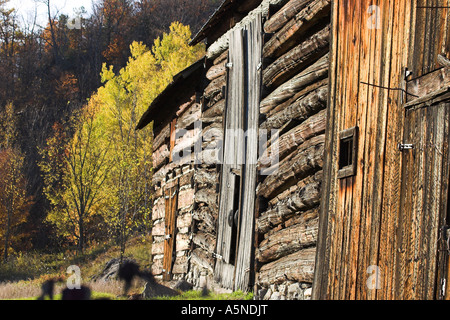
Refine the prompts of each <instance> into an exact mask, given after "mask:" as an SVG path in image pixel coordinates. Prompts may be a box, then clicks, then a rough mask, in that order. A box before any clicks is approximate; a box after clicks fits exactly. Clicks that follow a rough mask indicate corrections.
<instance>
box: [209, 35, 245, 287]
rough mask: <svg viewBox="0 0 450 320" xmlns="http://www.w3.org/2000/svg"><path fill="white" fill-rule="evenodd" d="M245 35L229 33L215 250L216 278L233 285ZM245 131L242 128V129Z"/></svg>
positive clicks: (225, 283)
mask: <svg viewBox="0 0 450 320" xmlns="http://www.w3.org/2000/svg"><path fill="white" fill-rule="evenodd" d="M243 40H244V36H243V30H242V29H237V30H234V31H233V32H232V33H231V35H230V48H229V62H230V63H231V64H232V67H231V68H230V69H229V72H228V90H227V92H228V97H227V105H226V118H225V126H224V127H225V137H224V148H223V159H224V161H223V165H222V174H221V192H220V199H219V204H220V205H219V227H218V233H217V248H216V253H217V254H219V255H220V256H221V257H222V259H218V261H217V264H216V269H215V274H214V276H215V279H216V280H218V281H219V282H220V283H221V284H222V285H223V286H224V287H226V288H229V289H233V288H234V265H232V264H230V262H231V260H230V257H231V250H232V248H231V243H232V240H231V238H232V226H230V225H229V224H228V216H229V214H230V212H232V211H233V210H234V208H233V206H234V202H235V201H234V197H235V188H236V176H235V175H234V174H232V173H231V169H239V168H240V165H241V164H242V155H243V139H242V136H240V135H239V134H237V133H240V132H239V130H242V131H243V120H244V119H243V111H244V92H243V90H242V88H244V72H245V70H244V65H245V64H244V42H243ZM242 134H243V132H242Z"/></svg>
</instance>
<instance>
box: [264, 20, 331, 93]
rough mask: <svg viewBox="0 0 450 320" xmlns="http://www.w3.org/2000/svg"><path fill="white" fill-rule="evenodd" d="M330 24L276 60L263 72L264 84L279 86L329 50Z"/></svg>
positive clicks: (270, 86) (271, 86)
mask: <svg viewBox="0 0 450 320" xmlns="http://www.w3.org/2000/svg"><path fill="white" fill-rule="evenodd" d="M329 37H330V26H329V25H328V26H326V27H325V28H324V29H322V30H320V31H319V32H317V33H315V34H314V35H313V36H311V37H310V38H308V39H307V40H306V41H304V42H302V43H301V44H299V45H298V46H296V47H294V48H293V49H291V50H290V51H289V52H287V53H286V54H284V55H282V56H281V57H280V58H278V59H277V60H275V62H273V63H272V64H271V65H270V66H269V67H267V68H266V69H265V70H264V72H263V84H264V85H265V86H266V87H267V88H273V87H278V86H280V85H281V84H283V83H284V82H286V81H287V80H288V79H290V78H292V77H293V76H294V75H296V74H298V73H299V72H300V71H301V70H303V69H305V68H307V67H308V66H309V65H311V64H313V63H314V62H315V61H317V60H318V59H319V58H321V57H322V56H324V55H325V54H326V53H327V52H328V51H329Z"/></svg>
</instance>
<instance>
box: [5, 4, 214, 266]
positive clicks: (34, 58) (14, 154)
mask: <svg viewBox="0 0 450 320" xmlns="http://www.w3.org/2000/svg"><path fill="white" fill-rule="evenodd" d="M36 1H40V2H41V3H42V4H43V5H45V6H46V8H47V9H48V10H47V20H46V24H45V25H44V26H40V25H39V24H38V23H37V22H35V23H27V24H23V23H21V22H20V21H21V19H20V17H19V15H18V13H17V11H16V10H14V9H9V8H10V6H8V1H7V0H0V77H1V81H0V255H1V260H0V264H1V263H6V262H7V261H8V260H9V259H11V258H13V257H20V255H21V254H22V253H24V252H30V251H39V252H62V251H64V250H68V249H76V250H77V251H78V252H83V250H85V248H87V247H89V246H91V245H95V244H99V243H110V242H113V243H115V244H116V245H118V246H119V247H120V251H121V254H123V253H124V251H125V243H126V241H127V240H128V239H129V238H130V237H131V236H135V235H139V234H143V235H145V234H147V233H148V231H149V225H148V223H149V220H150V219H148V216H149V214H150V211H151V196H152V195H151V188H150V182H151V174H152V161H151V156H152V155H151V150H152V148H151V143H152V128H151V126H149V127H148V128H146V129H145V130H141V131H135V130H134V128H135V126H136V124H137V122H138V121H139V119H140V117H141V116H142V114H143V113H144V111H145V110H146V109H147V108H148V106H149V105H150V104H151V102H152V101H153V99H155V98H156V97H157V95H158V94H159V93H160V92H161V91H162V90H163V89H164V88H165V87H166V86H167V85H168V84H169V83H170V82H171V80H172V78H173V76H174V75H175V74H177V73H178V72H179V71H181V70H182V69H184V68H185V67H187V66H188V65H190V64H191V63H193V62H195V61H196V60H198V59H200V58H201V57H202V56H203V55H204V50H205V48H204V45H203V44H200V45H197V46H195V47H190V46H189V45H188V43H189V40H190V39H191V37H192V34H195V33H196V32H197V31H198V30H199V29H200V28H201V26H202V25H203V24H204V23H205V22H206V21H207V19H208V17H209V16H210V15H211V14H212V12H213V11H214V9H215V8H216V7H217V6H218V5H219V3H218V0H188V1H182V0H134V1H133V0H97V1H94V2H93V7H92V12H91V13H90V14H89V15H87V14H86V11H85V10H84V9H83V8H80V9H79V13H83V14H82V15H80V16H82V17H83V18H81V19H79V21H73V20H72V17H69V16H67V15H64V14H58V13H54V12H53V11H52V3H51V0H36Z"/></svg>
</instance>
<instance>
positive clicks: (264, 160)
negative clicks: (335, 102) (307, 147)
mask: <svg viewBox="0 0 450 320" xmlns="http://www.w3.org/2000/svg"><path fill="white" fill-rule="evenodd" d="M326 116H327V111H326V110H322V111H320V112H319V113H317V114H315V115H313V116H311V117H310V118H308V119H306V120H305V121H304V122H302V123H301V124H300V125H298V126H297V127H295V128H293V129H291V130H290V131H289V132H287V133H286V134H284V135H282V136H281V137H280V138H279V139H278V141H276V142H275V144H276V147H275V148H276V150H277V152H278V156H279V159H280V160H282V159H284V158H285V157H286V156H287V155H288V154H289V153H291V152H292V151H293V150H294V149H296V148H297V147H298V146H299V145H301V144H302V143H304V142H305V141H307V140H309V139H311V138H313V137H315V136H318V135H321V134H323V133H325V127H326ZM271 155H272V146H269V147H268V148H267V149H266V150H265V151H264V152H263V155H262V156H261V157H260V159H259V164H260V166H259V168H262V167H265V166H267V165H268V164H270V162H271Z"/></svg>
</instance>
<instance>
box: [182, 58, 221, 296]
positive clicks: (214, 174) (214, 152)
mask: <svg viewBox="0 0 450 320" xmlns="http://www.w3.org/2000/svg"><path fill="white" fill-rule="evenodd" d="M227 58H228V50H224V51H223V52H221V53H220V54H219V55H218V56H217V57H216V58H214V59H211V61H210V62H211V64H212V66H211V67H210V68H208V70H206V79H207V85H206V87H205V89H204V91H203V98H202V112H201V117H200V122H201V134H200V139H199V140H197V144H198V148H197V153H196V155H195V157H196V164H195V170H194V176H193V181H194V188H195V199H194V210H193V239H192V251H191V253H190V263H189V271H188V274H187V277H186V280H187V281H188V282H190V283H192V284H193V285H194V288H195V289H200V288H203V287H205V286H207V287H208V288H210V289H217V285H216V284H215V282H214V265H215V257H214V252H215V248H216V235H217V218H218V212H219V203H218V201H219V200H218V199H219V196H218V193H219V176H220V173H219V172H220V170H219V168H220V163H221V157H222V155H221V151H222V149H221V146H222V141H223V116H224V109H225V95H224V94H225V91H224V88H225V86H226V81H227V79H226V76H227V72H226V62H227Z"/></svg>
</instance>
